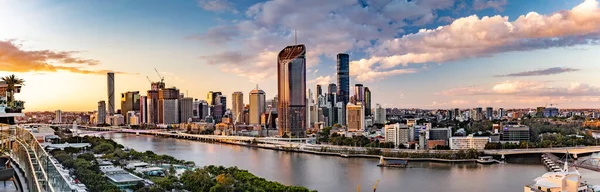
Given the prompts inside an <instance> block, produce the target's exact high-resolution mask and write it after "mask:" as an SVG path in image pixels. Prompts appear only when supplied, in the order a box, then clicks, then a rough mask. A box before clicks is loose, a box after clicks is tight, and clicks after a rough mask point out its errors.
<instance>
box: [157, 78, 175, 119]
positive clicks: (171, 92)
mask: <svg viewBox="0 0 600 192" xmlns="http://www.w3.org/2000/svg"><path fill="white" fill-rule="evenodd" d="M178 98H179V89H177V88H174V87H173V88H165V89H161V90H158V124H173V122H175V123H178V121H179V115H178V114H177V113H178V108H179V105H178V104H177V99H178Z"/></svg>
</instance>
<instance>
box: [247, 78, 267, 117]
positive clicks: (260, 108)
mask: <svg viewBox="0 0 600 192" xmlns="http://www.w3.org/2000/svg"><path fill="white" fill-rule="evenodd" d="M266 109H267V105H266V94H265V92H264V91H263V90H261V89H260V88H258V86H256V88H255V89H254V90H252V91H250V108H249V118H250V119H249V123H250V124H251V125H258V124H260V115H261V114H262V113H264V112H265V111H266Z"/></svg>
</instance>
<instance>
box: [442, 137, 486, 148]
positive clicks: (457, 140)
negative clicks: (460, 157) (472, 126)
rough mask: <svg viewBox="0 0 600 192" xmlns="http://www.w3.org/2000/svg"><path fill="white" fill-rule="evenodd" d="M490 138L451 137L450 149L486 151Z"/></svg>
mask: <svg viewBox="0 0 600 192" xmlns="http://www.w3.org/2000/svg"><path fill="white" fill-rule="evenodd" d="M489 141H490V138H489V137H473V135H469V136H466V137H450V141H449V143H450V149H484V148H485V145H486V144H487V143H488V142H489Z"/></svg>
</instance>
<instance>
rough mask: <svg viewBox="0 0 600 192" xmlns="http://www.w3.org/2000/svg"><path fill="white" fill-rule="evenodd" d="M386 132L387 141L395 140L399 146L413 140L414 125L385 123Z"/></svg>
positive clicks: (395, 143)
mask: <svg viewBox="0 0 600 192" xmlns="http://www.w3.org/2000/svg"><path fill="white" fill-rule="evenodd" d="M384 134H385V135H384V136H385V141H386V142H393V143H394V145H395V146H398V145H402V144H408V142H410V141H412V140H413V139H411V135H413V134H414V130H413V127H409V126H408V125H406V124H400V123H396V124H390V125H385V127H384ZM413 137H414V135H413Z"/></svg>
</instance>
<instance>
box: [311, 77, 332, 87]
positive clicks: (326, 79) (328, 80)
mask: <svg viewBox="0 0 600 192" xmlns="http://www.w3.org/2000/svg"><path fill="white" fill-rule="evenodd" d="M333 81H334V79H333V77H332V76H331V75H327V76H319V77H317V78H316V79H312V80H310V81H308V82H307V83H309V84H315V85H329V84H330V83H333Z"/></svg>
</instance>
